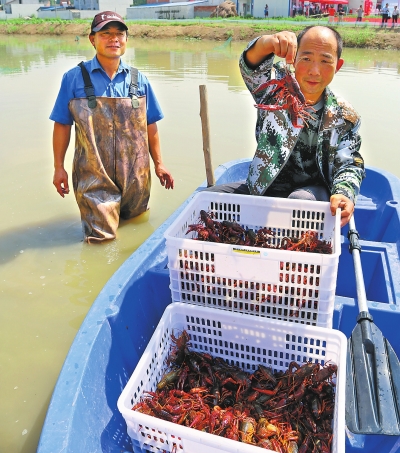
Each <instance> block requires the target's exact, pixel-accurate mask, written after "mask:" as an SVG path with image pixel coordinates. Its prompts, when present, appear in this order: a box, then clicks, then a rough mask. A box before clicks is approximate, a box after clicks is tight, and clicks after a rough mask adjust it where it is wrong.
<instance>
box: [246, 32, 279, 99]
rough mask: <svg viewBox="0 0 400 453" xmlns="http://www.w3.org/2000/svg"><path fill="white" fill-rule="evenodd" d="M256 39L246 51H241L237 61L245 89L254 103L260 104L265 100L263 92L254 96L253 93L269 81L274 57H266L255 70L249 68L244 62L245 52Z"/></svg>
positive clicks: (251, 42)
mask: <svg viewBox="0 0 400 453" xmlns="http://www.w3.org/2000/svg"><path fill="white" fill-rule="evenodd" d="M258 39H259V38H256V39H253V40H252V41H250V42H249V44H248V45H247V47H246V49H245V50H244V51H243V53H242V55H241V56H240V59H239V68H240V73H241V74H242V77H243V80H244V83H245V84H246V87H247V89H248V90H249V91H250V93H251V94H252V96H253V98H254V100H255V101H256V103H257V104H260V103H261V100H262V99H263V98H265V91H264V90H262V91H260V92H259V93H256V94H254V93H253V92H254V90H255V89H256V88H258V87H259V86H260V85H262V84H263V83H265V82H268V81H269V80H271V71H272V65H273V63H274V57H275V55H274V54H271V56H269V57H267V58H266V59H265V60H264V61H263V62H262V63H261V64H260V65H259V66H257V68H255V69H251V68H249V67H248V66H247V64H246V62H245V58H244V55H245V53H246V52H247V50H249V49H250V48H251V47H252V46H253V45H254V44H255V43H256V41H257V40H258Z"/></svg>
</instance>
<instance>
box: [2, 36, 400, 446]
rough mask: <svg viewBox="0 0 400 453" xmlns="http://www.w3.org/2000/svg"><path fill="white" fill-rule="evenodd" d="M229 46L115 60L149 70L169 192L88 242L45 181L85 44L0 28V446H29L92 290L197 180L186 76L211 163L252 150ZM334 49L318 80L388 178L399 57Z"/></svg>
mask: <svg viewBox="0 0 400 453" xmlns="http://www.w3.org/2000/svg"><path fill="white" fill-rule="evenodd" d="M243 47H244V43H234V42H233V43H230V44H229V45H224V43H216V42H199V41H188V40H158V41H155V40H154V41H152V40H147V41H142V40H136V39H130V40H129V49H128V51H127V54H126V60H127V61H128V62H129V63H130V64H132V65H135V66H137V67H138V68H139V69H140V70H142V71H143V72H144V73H145V74H146V75H148V76H149V78H150V80H151V82H152V84H153V86H154V89H155V91H156V93H157V96H158V98H159V101H160V104H161V105H162V108H163V111H164V113H165V119H164V120H162V121H161V122H160V123H159V128H160V136H161V145H162V150H163V155H164V159H165V164H166V165H167V167H168V168H169V169H170V170H171V171H172V173H173V175H174V177H175V180H176V189H175V190H174V191H165V190H164V189H163V188H162V187H161V186H159V184H158V183H157V181H156V178H155V176H154V175H153V187H152V195H151V201H150V211H149V212H147V213H145V214H144V215H142V216H140V217H138V218H137V219H134V220H131V221H129V222H124V223H122V224H121V226H120V229H119V231H118V239H117V240H116V241H114V242H112V243H109V244H103V245H100V246H88V245H86V244H84V243H83V242H81V228H80V221H79V211H78V209H77V206H76V203H75V200H74V196H73V195H72V194H71V195H69V196H68V197H66V198H65V199H61V198H60V197H59V196H58V194H57V193H56V191H55V190H54V188H53V187H52V183H51V182H52V156H51V155H52V151H51V134H52V124H51V122H50V121H49V120H48V116H49V113H50V111H51V109H52V107H53V103H54V99H55V97H56V95H57V92H58V89H59V86H60V81H61V77H62V74H63V73H64V72H65V71H66V70H68V69H69V68H71V67H72V66H73V65H76V64H77V63H79V62H80V61H81V60H86V59H89V58H91V57H92V55H93V49H92V47H91V46H90V44H89V42H86V41H85V40H84V39H81V40H80V41H79V42H75V41H74V37H73V36H69V37H51V38H49V37H41V36H32V37H15V36H3V37H2V38H1V40H0V84H1V90H2V95H1V96H2V97H1V102H2V111H1V112H2V113H1V125H2V127H1V140H0V158H1V162H2V165H1V166H0V194H1V197H0V212H1V213H2V222H1V224H0V270H1V279H0V309H1V313H2V316H1V317H0V344H1V345H2V348H1V350H0V373H1V386H0V399H1V401H2V404H1V407H2V410H1V411H0V451H1V452H3V451H4V452H16V453H28V452H29V453H31V452H33V451H35V448H36V445H37V442H38V438H39V434H40V429H41V426H42V424H43V419H44V416H45V412H46V408H47V405H48V403H49V399H50V396H51V392H52V390H53V387H54V384H55V382H56V379H57V376H58V373H59V370H60V367H61V366H62V363H63V360H64V358H65V355H66V354H67V351H68V348H69V346H70V344H71V342H72V341H73V338H74V336H75V334H76V331H77V329H78V328H79V326H80V324H81V322H82V320H83V318H84V316H85V314H86V313H87V311H88V310H89V308H90V306H91V304H92V303H93V300H94V299H95V297H96V295H97V294H98V293H99V291H100V290H101V288H102V287H103V286H104V284H105V283H106V281H107V280H108V278H109V277H110V276H111V275H112V273H113V272H114V271H115V270H116V269H117V268H118V267H119V266H120V265H121V264H122V263H123V261H124V260H125V259H126V258H128V257H129V255H130V254H131V253H132V252H133V251H134V250H135V249H136V248H137V247H138V246H139V245H140V244H141V243H142V242H143V240H144V239H146V238H147V237H148V236H149V235H150V234H151V233H152V232H153V231H154V230H155V229H156V228H157V227H158V226H159V225H160V224H161V223H162V222H163V221H164V220H165V219H166V218H167V217H168V216H169V215H170V214H171V213H172V211H173V210H174V209H175V208H176V207H177V206H179V204H180V203H181V202H182V201H183V200H184V199H185V198H186V197H187V196H188V195H189V194H190V193H191V192H192V191H193V190H194V189H195V188H196V187H197V186H198V185H199V184H200V183H201V182H202V181H203V180H204V179H205V172H204V171H203V168H204V163H203V151H202V149H203V148H202V136H201V123H200V117H199V111H200V106H199V88H198V87H199V85H202V84H206V85H207V91H208V105H209V116H210V128H211V147H212V154H213V162H214V166H217V165H219V164H221V163H223V162H226V161H229V160H233V159H238V158H242V157H251V156H252V155H253V153H254V150H255V139H254V121H255V116H256V110H255V109H254V106H253V101H252V99H251V97H250V95H249V94H248V92H247V91H246V88H245V86H244V83H243V81H242V79H241V77H240V74H239V70H238V57H239V55H240V52H241V51H242V49H243ZM344 58H345V59H346V64H345V66H344V68H343V70H341V71H340V72H339V73H338V75H337V77H336V78H335V80H334V83H333V84H332V86H333V89H334V91H335V92H337V93H339V94H340V95H342V96H344V97H345V98H346V99H347V100H348V101H350V102H351V103H352V104H353V105H354V106H355V107H356V109H357V110H358V111H359V112H360V114H361V115H362V118H363V125H362V130H361V132H362V135H363V146H362V154H363V156H364V157H365V159H366V161H367V163H368V164H370V165H375V166H378V167H381V168H384V169H387V170H389V171H391V172H392V173H395V174H396V175H397V176H400V164H399V163H398V159H397V158H396V155H395V147H396V146H397V144H396V141H395V138H394V135H393V134H394V132H395V131H397V130H398V122H399V114H398V112H399V105H400V92H399V89H398V87H399V67H400V53H399V52H394V51H393V52H390V51H366V50H359V49H345V52H344ZM72 153H73V146H71V147H70V149H69V151H68V153H67V168H71V162H72Z"/></svg>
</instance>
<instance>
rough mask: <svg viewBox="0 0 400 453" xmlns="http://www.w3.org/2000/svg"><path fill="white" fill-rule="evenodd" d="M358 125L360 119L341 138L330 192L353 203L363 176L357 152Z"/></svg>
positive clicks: (336, 153)
mask: <svg viewBox="0 0 400 453" xmlns="http://www.w3.org/2000/svg"><path fill="white" fill-rule="evenodd" d="M360 125H361V120H360V119H358V120H357V122H356V123H355V124H353V125H352V127H351V129H350V130H349V131H348V132H347V133H346V134H345V135H344V136H343V137H342V138H341V140H340V142H339V145H338V147H337V149H336V152H335V156H334V162H333V174H332V189H331V193H332V195H334V194H342V195H345V196H346V197H347V198H349V199H350V200H351V201H352V202H353V203H355V200H356V198H357V195H358V194H359V192H360V186H361V182H362V180H363V179H364V178H365V171H364V160H363V158H362V157H361V154H360V153H359V151H360V147H361V136H360V134H359V129H360Z"/></svg>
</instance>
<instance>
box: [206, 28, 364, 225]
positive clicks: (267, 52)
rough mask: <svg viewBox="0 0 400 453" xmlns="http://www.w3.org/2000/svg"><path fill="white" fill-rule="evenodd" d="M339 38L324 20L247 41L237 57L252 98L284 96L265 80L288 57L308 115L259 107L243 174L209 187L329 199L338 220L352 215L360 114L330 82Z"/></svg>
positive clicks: (360, 173)
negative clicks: (297, 30) (297, 119)
mask: <svg viewBox="0 0 400 453" xmlns="http://www.w3.org/2000/svg"><path fill="white" fill-rule="evenodd" d="M342 47H343V43H342V38H341V37H340V35H339V33H338V32H337V31H336V30H335V29H333V28H331V27H327V26H315V25H313V26H309V27H306V28H305V29H304V30H302V31H301V32H300V33H299V35H298V37H297V39H296V35H295V34H294V33H292V32H288V31H283V32H279V33H276V34H274V35H264V36H261V37H259V38H256V39H254V40H253V41H251V42H250V43H249V44H248V46H247V47H246V49H245V50H244V52H243V54H242V55H241V57H240V70H241V73H242V76H243V79H244V81H245V84H246V86H247V88H248V89H249V91H250V92H251V93H252V95H253V98H254V100H255V102H256V104H258V105H260V104H263V105H276V104H283V103H284V102H285V101H282V99H281V98H280V95H282V93H281V90H283V89H284V88H283V87H278V90H276V87H277V85H275V84H272V85H269V86H266V87H265V88H263V89H261V90H260V87H262V86H263V85H264V84H266V83H267V82H269V81H270V80H271V72H272V69H273V68H274V69H275V78H276V79H277V80H280V79H282V78H284V77H285V75H286V65H285V63H284V62H279V63H276V64H274V59H275V57H279V58H283V59H285V60H286V63H287V64H293V65H294V76H295V79H296V80H297V82H298V84H299V87H300V89H301V91H302V93H303V95H304V97H305V100H306V109H307V112H308V116H307V119H306V121H302V120H300V121H301V124H300V127H298V126H299V125H298V124H296V125H295V121H294V120H293V116H292V114H291V113H290V112H289V111H288V110H287V109H282V110H277V111H268V110H263V109H259V110H258V116H257V123H256V139H257V149H256V152H255V155H254V158H253V161H252V162H251V164H250V167H249V172H248V176H247V180H246V182H245V183H244V182H237V183H231V184H223V185H219V186H215V187H212V188H209V189H207V190H210V191H214V192H225V193H239V194H250V195H258V196H271V197H281V198H291V199H305V200H318V201H329V202H330V206H331V212H332V214H335V213H336V210H337V208H341V225H342V226H344V225H345V224H347V223H348V221H349V220H350V218H351V216H352V214H353V211H354V204H355V200H356V198H357V195H358V193H359V190H360V185H361V181H362V180H363V178H364V177H365V172H364V161H363V159H362V157H361V155H360V153H359V150H360V146H361V137H360V134H359V130H360V126H361V119H360V117H359V115H358V114H357V112H356V111H355V110H354V109H353V107H352V106H351V105H350V104H349V103H347V102H346V101H344V100H341V99H339V98H337V97H336V96H335V95H334V93H333V92H332V91H331V90H330V88H329V86H328V85H329V84H330V82H331V81H332V79H333V78H334V75H335V74H336V72H337V71H339V70H340V68H341V67H342V65H343V59H342V58H341V53H342Z"/></svg>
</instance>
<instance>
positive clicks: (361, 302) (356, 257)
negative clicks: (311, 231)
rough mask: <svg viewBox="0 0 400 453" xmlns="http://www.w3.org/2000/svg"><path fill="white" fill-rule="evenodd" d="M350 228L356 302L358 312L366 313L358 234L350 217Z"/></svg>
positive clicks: (365, 296) (352, 218)
mask: <svg viewBox="0 0 400 453" xmlns="http://www.w3.org/2000/svg"><path fill="white" fill-rule="evenodd" d="M349 228H350V231H349V233H350V236H352V237H350V243H351V244H352V245H353V246H351V254H352V255H353V263H354V271H355V275H356V290H357V300H358V309H359V312H360V313H361V312H363V311H364V312H365V311H366V312H367V311H368V305H367V295H366V292H365V283H364V275H363V271H362V266H361V256H360V250H361V247H360V245H359V242H358V232H357V230H356V224H355V221H354V216H352V217H351V219H350V222H349ZM352 230H353V231H354V233H352ZM354 245H355V247H354Z"/></svg>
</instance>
